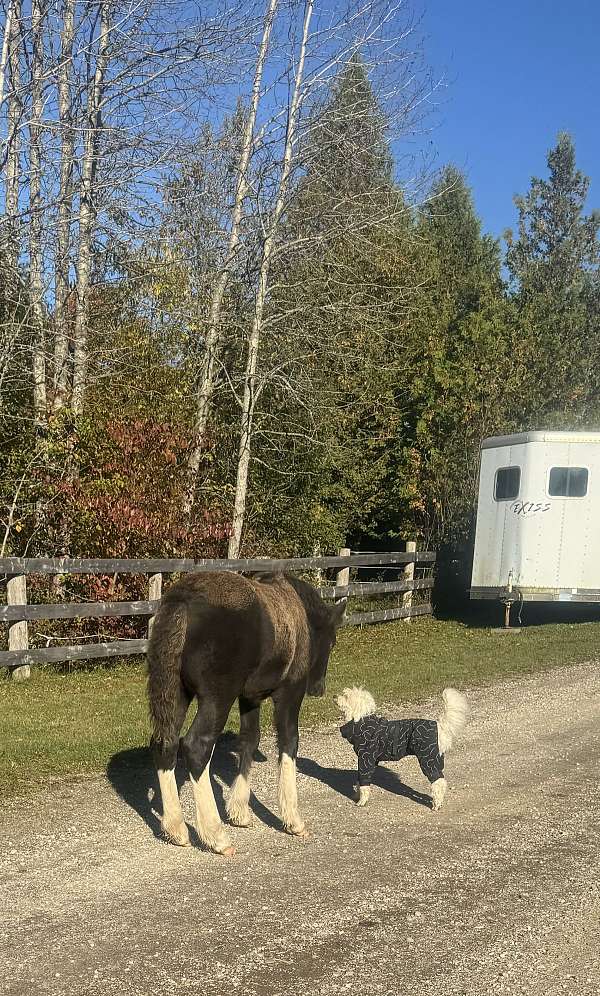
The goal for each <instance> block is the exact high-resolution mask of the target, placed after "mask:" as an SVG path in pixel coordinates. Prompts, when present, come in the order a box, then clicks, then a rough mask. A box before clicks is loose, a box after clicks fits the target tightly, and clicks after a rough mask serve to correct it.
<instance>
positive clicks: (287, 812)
mask: <svg viewBox="0 0 600 996" xmlns="http://www.w3.org/2000/svg"><path fill="white" fill-rule="evenodd" d="M303 698H304V689H303V688H302V689H297V688H286V687H285V686H284V687H282V688H279V689H277V691H276V692H274V694H273V702H274V703H275V726H276V728H277V742H278V745H279V808H280V811H281V819H282V822H283V826H284V829H285V830H287V832H288V833H292V834H295V835H296V836H298V837H306V836H308V833H307V830H306V827H305V825H304V820H303V819H302V817H301V816H300V813H299V811H298V793H297V788H296V757H297V755H298V716H299V715H300V706H301V705H302V699H303Z"/></svg>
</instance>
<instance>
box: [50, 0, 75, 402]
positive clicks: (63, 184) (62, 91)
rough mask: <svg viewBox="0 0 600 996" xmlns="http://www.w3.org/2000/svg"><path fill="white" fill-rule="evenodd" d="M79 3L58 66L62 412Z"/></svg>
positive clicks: (57, 318)
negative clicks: (73, 69)
mask: <svg viewBox="0 0 600 996" xmlns="http://www.w3.org/2000/svg"><path fill="white" fill-rule="evenodd" d="M75 3H76V0H66V2H65V11H64V20H63V30H62V37H61V54H60V64H59V67H58V114H59V120H60V142H61V153H60V186H59V191H58V219H57V226H56V255H55V264H54V295H55V303H54V330H55V338H54V376H53V386H54V398H53V410H54V411H55V412H58V411H60V410H61V408H63V407H64V406H65V404H66V403H67V394H68V381H69V366H68V362H69V331H68V316H67V299H68V296H69V270H70V244H71V213H72V210H73V153H74V148H75V128H74V124H73V113H72V101H71V65H72V57H73V39H74V21H75Z"/></svg>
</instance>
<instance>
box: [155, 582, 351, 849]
mask: <svg viewBox="0 0 600 996" xmlns="http://www.w3.org/2000/svg"><path fill="white" fill-rule="evenodd" d="M344 609H345V603H344V602H341V603H338V604H336V605H335V606H333V607H331V608H330V607H328V606H327V605H326V604H325V602H323V600H322V599H321V597H320V595H319V594H318V592H317V590H316V589H315V588H313V586H312V585H310V584H307V583H306V582H305V581H300V580H298V579H297V578H295V577H291V576H288V575H283V574H280V575H262V576H256V577H243V576H241V575H239V574H233V573H229V572H221V573H213V574H209V573H206V574H195V575H189V576H188V577H186V578H184V579H183V580H181V581H179V582H177V583H176V584H174V585H173V586H172V587H171V588H170V589H169V591H168V592H167V593H166V595H165V596H164V598H163V599H162V602H161V605H160V607H159V610H158V612H157V615H156V619H155V622H154V626H153V629H152V635H151V637H150V642H149V646H148V698H149V703H150V716H151V720H152V725H153V734H152V747H153V753H154V759H155V763H156V767H157V769H158V780H159V784H160V791H161V796H162V804H163V816H162V823H161V825H162V830H163V832H164V834H165V835H166V836H167V837H168V838H169V839H170V840H171V841H172V842H173V843H175V844H180V845H183V846H185V845H187V844H189V835H188V829H187V826H186V824H185V821H184V819H183V812H182V809H181V803H180V801H179V795H178V792H177V783H176V780H175V763H176V760H177V751H178V746H179V734H180V731H181V727H182V726H183V722H184V719H185V716H186V713H187V710H188V707H189V705H190V702H191V700H192V698H196V699H197V702H198V711H197V713H196V716H195V718H194V720H193V722H192V724H191V726H190V728H189V730H188V732H187V733H186V735H185V736H184V737H183V739H182V741H181V743H182V753H183V758H184V761H185V763H186V765H187V768H188V770H189V772H190V777H191V781H192V788H193V792H194V799H195V805H196V819H197V826H198V834H199V836H200V839H201V840H202V841H203V843H204V844H205V845H206V846H207V847H208V848H209V849H210V850H212V851H215V852H216V853H218V854H224V855H227V856H228V857H229V856H232V855H233V854H234V853H235V851H234V848H233V847H232V844H231V841H230V839H229V836H228V834H227V832H226V830H225V827H224V826H223V824H222V823H221V820H220V817H219V813H218V810H217V807H216V804H215V800H214V796H213V791H212V786H211V782H210V759H211V757H212V753H213V749H214V746H215V742H216V740H217V737H218V736H219V734H220V733H221V732H222V730H223V727H224V726H225V723H226V721H227V717H228V715H229V711H230V709H231V707H232V705H233V703H234V702H235V700H236V699H238V701H239V708H240V736H239V749H240V757H239V771H238V775H237V777H236V779H235V781H234V783H233V786H232V790H231V793H230V796H229V799H228V801H227V814H228V816H229V819H230V821H231V823H233V824H234V825H235V826H249V824H250V822H251V815H250V807H249V800H250V769H251V766H252V759H253V756H254V752H255V750H256V748H257V747H258V742H259V737H260V704H261V702H262V701H263V699H266V698H268V697H271V698H272V699H273V703H274V706H275V726H276V730H277V740H278V746H279V805H280V810H281V816H282V820H283V825H284V828H285V829H286V830H287V831H288V832H289V833H292V834H296V835H298V836H302V835H304V834H305V833H306V831H305V826H304V821H303V820H302V817H301V816H300V813H299V811H298V801H297V793H296V755H297V753H298V716H299V713H300V706H301V704H302V700H303V698H304V696H305V694H308V695H323V694H324V691H325V675H326V671H327V665H328V663H329V655H330V653H331V649H332V647H333V646H334V644H335V635H336V630H337V628H338V626H339V625H340V624H341V622H342V619H343V615H344Z"/></svg>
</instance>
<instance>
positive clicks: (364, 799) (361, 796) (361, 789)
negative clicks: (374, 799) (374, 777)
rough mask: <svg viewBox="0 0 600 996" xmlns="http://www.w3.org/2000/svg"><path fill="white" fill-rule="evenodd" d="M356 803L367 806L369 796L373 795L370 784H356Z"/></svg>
mask: <svg viewBox="0 0 600 996" xmlns="http://www.w3.org/2000/svg"><path fill="white" fill-rule="evenodd" d="M356 789H357V792H356V797H355V798H356V805H357V806H366V805H367V803H368V801H369V796H370V795H371V786H370V785H357V786H356Z"/></svg>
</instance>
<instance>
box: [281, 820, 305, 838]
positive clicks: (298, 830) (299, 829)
mask: <svg viewBox="0 0 600 996" xmlns="http://www.w3.org/2000/svg"><path fill="white" fill-rule="evenodd" d="M285 830H286V833H289V834H291V835H292V837H298V839H299V840H308V838H309V837H310V830H307V828H306V825H305V824H304V823H297V824H292V826H289V827H286V828H285Z"/></svg>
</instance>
